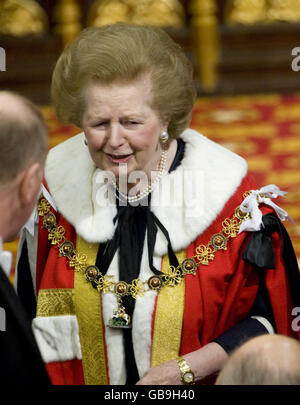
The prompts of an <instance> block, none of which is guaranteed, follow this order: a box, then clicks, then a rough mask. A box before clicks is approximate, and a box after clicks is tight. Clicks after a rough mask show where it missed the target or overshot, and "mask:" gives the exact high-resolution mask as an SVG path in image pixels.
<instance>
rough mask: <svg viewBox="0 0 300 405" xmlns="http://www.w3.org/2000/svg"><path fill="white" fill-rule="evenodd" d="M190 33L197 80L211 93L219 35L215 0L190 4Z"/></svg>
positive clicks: (214, 85) (215, 77) (214, 76)
mask: <svg viewBox="0 0 300 405" xmlns="http://www.w3.org/2000/svg"><path fill="white" fill-rule="evenodd" d="M189 8H190V13H191V22H190V25H191V32H192V41H193V49H194V54H195V58H196V65H197V71H198V76H199V80H200V82H201V84H202V86H203V89H204V90H206V91H208V92H209V91H212V90H213V89H214V88H215V87H216V85H217V81H218V74H217V65H218V62H219V56H220V35H219V27H218V19H217V15H216V14H217V10H218V6H217V3H216V1H215V0H192V1H191V2H190V7H189Z"/></svg>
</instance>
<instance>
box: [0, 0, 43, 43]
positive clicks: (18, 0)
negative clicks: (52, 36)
mask: <svg viewBox="0 0 300 405" xmlns="http://www.w3.org/2000/svg"><path fill="white" fill-rule="evenodd" d="M47 30H48V18H47V15H46V13H45V11H44V10H43V8H42V7H41V6H40V5H39V4H38V2H37V1H33V0H4V1H1V2H0V34H4V35H12V36H16V37H21V36H24V35H28V34H40V33H43V32H46V31H47Z"/></svg>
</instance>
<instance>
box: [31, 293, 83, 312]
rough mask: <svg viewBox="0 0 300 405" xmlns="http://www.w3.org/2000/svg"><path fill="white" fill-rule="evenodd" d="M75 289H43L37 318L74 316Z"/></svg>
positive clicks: (39, 297) (39, 299) (39, 296)
mask: <svg viewBox="0 0 300 405" xmlns="http://www.w3.org/2000/svg"><path fill="white" fill-rule="evenodd" d="M74 313H75V310H74V302H73V289H71V288H55V289H41V290H40V291H39V294H38V304H37V314H36V316H37V317H38V316H59V315H74Z"/></svg>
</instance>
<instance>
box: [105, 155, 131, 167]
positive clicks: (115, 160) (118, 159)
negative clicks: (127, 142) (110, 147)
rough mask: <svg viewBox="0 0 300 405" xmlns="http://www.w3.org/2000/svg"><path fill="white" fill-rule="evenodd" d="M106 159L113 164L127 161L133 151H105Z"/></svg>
mask: <svg viewBox="0 0 300 405" xmlns="http://www.w3.org/2000/svg"><path fill="white" fill-rule="evenodd" d="M105 155H106V157H107V159H108V160H109V161H110V162H111V163H114V164H120V163H128V162H129V160H130V159H131V158H132V157H133V153H130V154H111V153H105Z"/></svg>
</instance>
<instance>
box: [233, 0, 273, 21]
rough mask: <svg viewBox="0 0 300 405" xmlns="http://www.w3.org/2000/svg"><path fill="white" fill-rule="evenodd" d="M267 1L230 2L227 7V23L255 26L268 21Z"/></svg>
mask: <svg viewBox="0 0 300 405" xmlns="http://www.w3.org/2000/svg"><path fill="white" fill-rule="evenodd" d="M266 15H267V0H230V1H227V4H226V7H225V21H226V22H227V23H240V24H255V23H258V22H263V21H265V20H266Z"/></svg>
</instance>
